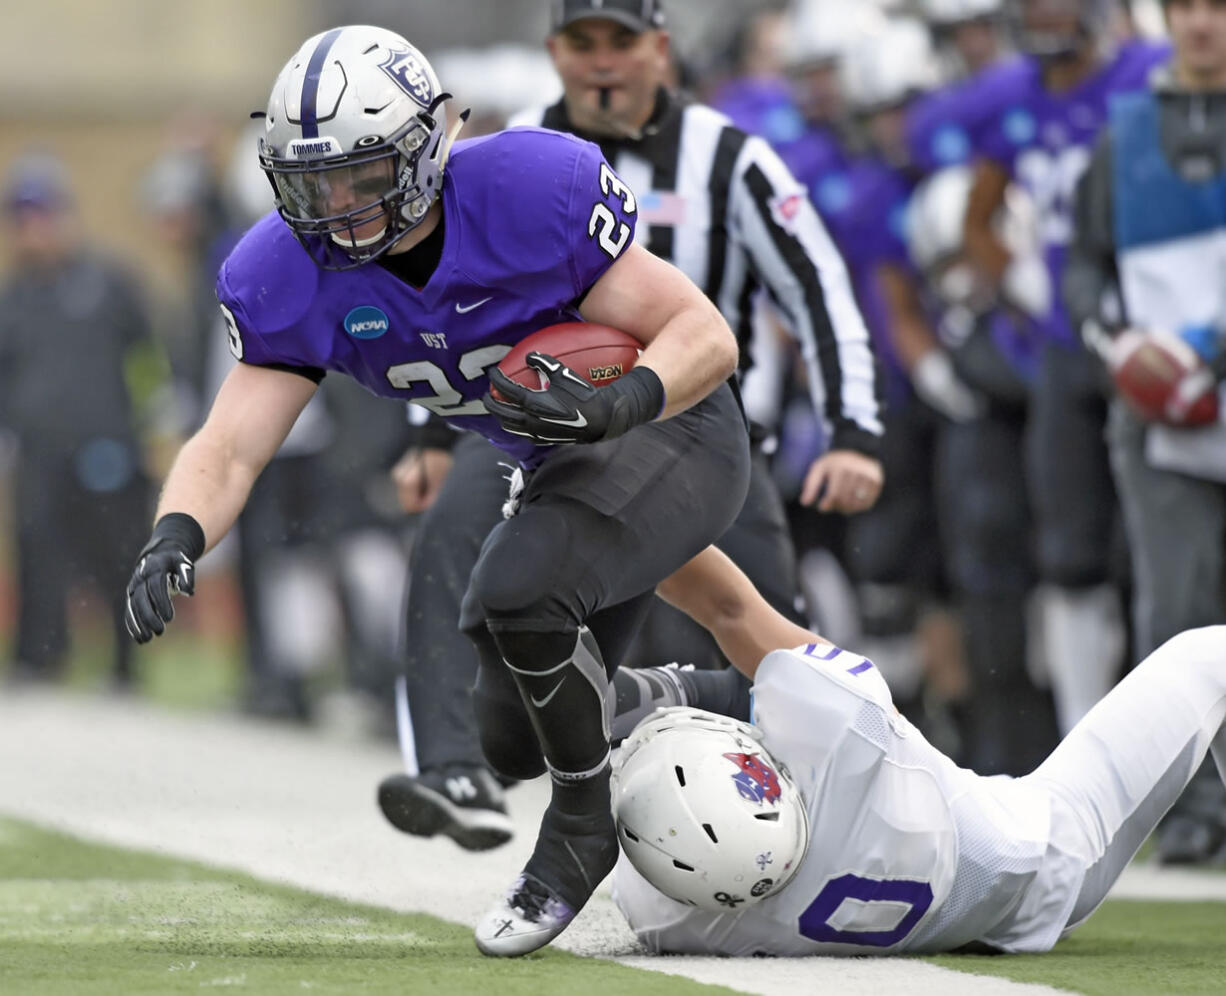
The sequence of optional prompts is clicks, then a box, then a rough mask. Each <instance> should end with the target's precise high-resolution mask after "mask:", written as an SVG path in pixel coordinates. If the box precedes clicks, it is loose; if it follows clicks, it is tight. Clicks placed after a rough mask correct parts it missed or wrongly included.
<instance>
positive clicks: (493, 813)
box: [378, 764, 512, 851]
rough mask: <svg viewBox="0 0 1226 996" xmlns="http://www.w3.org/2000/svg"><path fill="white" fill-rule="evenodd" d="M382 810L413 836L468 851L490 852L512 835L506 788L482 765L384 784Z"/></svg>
mask: <svg viewBox="0 0 1226 996" xmlns="http://www.w3.org/2000/svg"><path fill="white" fill-rule="evenodd" d="M378 799H379V808H380V809H381V810H383V815H384V816H386V817H387V821H388V822H389V823H391V825H392V826H394V827H395V828H396V829H397V830H402V831H404V832H405V833H408V834H412V835H413V836H414V837H435V836H437V835H439V834H442V835H443V836H445V837H450V838H451V839H452V840H454V841H455V842H456V843H457V844H459V845H460V847H462V848H464V849H465V850H466V851H488V850H490V849H491V848H494V847H499V846H501V845H503V844H505V843H506V842H507V841H508V840H510V839H511V837H512V830H511V820H510V818H509V817H508V816H507V805H506V802H505V800H504V799H503V792H502V786H501V785H499V784H498V782H497V781H496V780H495V778H494V776H493V775H492V774H490V772H489V771H488V769H486V768H483V767H480V766H478V765H458V764H457V765H447V766H445V767H442V768H436V769H431V770H428V771H423V772H422V773H421V774H420V775H416V776H413V775H404V774H396V775H389V776H388V777H387V778H385V779H383V781H382V782H380V783H379V795H378Z"/></svg>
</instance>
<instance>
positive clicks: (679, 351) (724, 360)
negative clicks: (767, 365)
mask: <svg viewBox="0 0 1226 996" xmlns="http://www.w3.org/2000/svg"><path fill="white" fill-rule="evenodd" d="M736 363H737V346H736V339H735V338H734V337H733V335H732V331H731V329H729V328H728V323H727V322H725V321H724V318H723V316H722V315H720V313H719V312H718V311H717V310H716V309H715V307H714V306H713V305H710V304H708V303H707V302H706V300H705V299H703V301H702V302H701V303H695V304H693V305H687V306H685V307H683V308H681V309H679V310H678V311H677V312H676V313H675V314H674V315H673V317H672V318H670V319H669V320H668V322H667V323H666V324H665V325H664V327H663V328H662V329H661V330H660V333H659V335H657V336H656V337H655V339H653V340H652V342H651V344H650V345H649V346H648V347H647V348H646V349H645V350H644V351H643V355H642V356H641V357H639V361H638V364H637V365H638V366H643V367H650V368H651V369H652V370H653V371H655V374H656V376H657V377H659V378H660V383H661V384H663V385H664V398H665V402H664V410H663V411H662V412H661V413H660V416H659V417H660V418H669V417H671V416H673V415H676V414H677V413H678V412H683V411H685V410H686V409H687V408H690V407H691V406H693V405H695V404H697V403H698V402H699V401H701V400H702V399H703V398H705V397H706V396H707V395H708V394H710V393H711V392H712V391H714V390H715V389H716V388H717V387H719V385H720V384H722V383H723V382H724V381H725V380H727V379H728V378H729V377H731V376H732V374H733V373H734V372H735V371H736Z"/></svg>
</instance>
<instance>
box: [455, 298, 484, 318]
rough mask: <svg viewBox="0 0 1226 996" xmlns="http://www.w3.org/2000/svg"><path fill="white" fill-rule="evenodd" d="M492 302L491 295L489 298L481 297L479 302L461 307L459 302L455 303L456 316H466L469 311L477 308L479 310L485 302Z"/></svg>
mask: <svg viewBox="0 0 1226 996" xmlns="http://www.w3.org/2000/svg"><path fill="white" fill-rule="evenodd" d="M492 300H494V296H493V295H492V294H491V295H490V296H489V297H483V298H482V299H481V300H480V301H474V302H473V303H472V304H469V305H461V304H460V302H459V301H456V303H455V310H456V314H457V315H467V314H468V313H469V312H470V311H475V310H476V309H477V308H480V307H481V305H483V304H485V302H486V301H492Z"/></svg>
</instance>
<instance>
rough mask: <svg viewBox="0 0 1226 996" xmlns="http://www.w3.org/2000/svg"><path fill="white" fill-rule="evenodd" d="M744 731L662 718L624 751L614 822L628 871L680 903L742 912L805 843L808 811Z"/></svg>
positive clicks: (680, 710)
mask: <svg viewBox="0 0 1226 996" xmlns="http://www.w3.org/2000/svg"><path fill="white" fill-rule="evenodd" d="M761 737H762V734H761V731H760V730H758V729H757V728H756V727H753V726H750V725H749V724H748V723H741V722H738V721H737V720H733V719H729V718H727V717H726V716H718V715H716V714H715V713H710V712H704V711H702V710H701V709H692V708H687V707H683V706H682V707H674V708H671V709H658V710H656V711H655V712H654V713H652V714H651V716H649V717H648V718H647V719H645V720H644V721H643V722H642V723H640V724H639V726H638V727H637V728H636V729H635V731H634V733H633V734H631V735H630V736H629V737H628V738H627V739H626V741H625V742H624V743H623V744H622V747H621V751H620V753H619V755H618V758H617V761H616V763H615V764H614V770H613V789H612V795H613V816H614V818H615V819H616V821H617V836H618V840H619V841H620V843H621V846H622V850H623V851H625V853H626V857H627V858H629V859H630V862H631V864H633V865H634V867H635V868H637V869H638V871H639V873H640V874H641V875H642V876H643V877H644V878H646V879H647V881H648V882H650V883H651V884H652V885H653V886H655V887H656V888H657V889H659V890H660V891H661V892H663V893H664V894H665V895H666V896H670V897H672V898H673V899H676V900H677V901H678V902H682V903H687V904H689V905H691V906H697V907H700V908H702V909H706V910H712V911H715V912H727V911H728V910H738V909H744V908H745V907H747V906H752V905H753V904H755V903H759V902H761V901H762V900H763V899H765V898H766V897H767V896H771V895H775V894H776V893H778V892H779V890H780V889H782V888H783V887H784V886H785V885H787V883H788V882H789V881H790V880H791V878H792V876H793V875H794V874H795V873H796V869H797V868H798V867H799V866H800V862H801V860H802V859H803V858H804V855H805V850H806V848H807V847H808V844H809V823H808V817H807V815H806V812H805V802H804V799H803V798H801V795H800V792H799V791H798V790H797V788H796V786H795V784H794V783H793V782H792V779H791V777H790V776H789V774H788V772H787V769H786V768H784V767H783V765H781V764H780V763H779V762H778V761H776V760H775V759H774V758H773V757H771V755H770V752H769V751H768V750H767V749H766V748H765V747H764V746H763V744H762V739H761Z"/></svg>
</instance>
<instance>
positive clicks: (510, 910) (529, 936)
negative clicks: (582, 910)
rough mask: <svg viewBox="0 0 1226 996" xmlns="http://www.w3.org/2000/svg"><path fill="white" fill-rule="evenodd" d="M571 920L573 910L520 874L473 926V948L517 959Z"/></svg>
mask: <svg viewBox="0 0 1226 996" xmlns="http://www.w3.org/2000/svg"><path fill="white" fill-rule="evenodd" d="M574 919H575V911H574V910H572V909H571V908H570V907H569V906H567V905H566V903H565V902H563V901H562V900H561V899H560V898H558V896H557V895H556V894H555V893H554V891H553V890H552V889H550V888H549V886H547V885H545V884H544V883H543V882H541V881H540V880H539V879H537V878H534V877H533V876H531V875H520V877H519V878H518V879H516V881H515V884H514V885H513V886H511V890H510V891H509V892H508V893H507V895H506V898H505V899H503V900H502V901H501V902H500V903H499V904H498V905H497V906H495V907H494V908H493V909H492V910H490V911H489V912H488V913H486V914H485V916H483V917H482V918H481V922H480V923H478V924H477V929H476V931H475V932H474V936H475V938H476V941H477V949H478V950H479V951H480V952H481V953H482V954H483V955H489V956H490V957H491V958H517V957H519V956H520V955H526V954H528V953H530V952H532V951H536V950H537V949H538V948H543V947H544V946H545V945H546V944H548V943H549V942H550V941H552V940H553V939H554V938H555V937H557V936H558V935H559V934H560V933H562V931H564V930H565V929H566V928H567V927H569V926H570V924H571V921H572V920H574Z"/></svg>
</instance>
